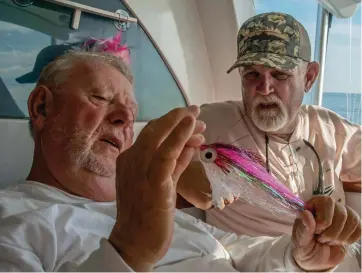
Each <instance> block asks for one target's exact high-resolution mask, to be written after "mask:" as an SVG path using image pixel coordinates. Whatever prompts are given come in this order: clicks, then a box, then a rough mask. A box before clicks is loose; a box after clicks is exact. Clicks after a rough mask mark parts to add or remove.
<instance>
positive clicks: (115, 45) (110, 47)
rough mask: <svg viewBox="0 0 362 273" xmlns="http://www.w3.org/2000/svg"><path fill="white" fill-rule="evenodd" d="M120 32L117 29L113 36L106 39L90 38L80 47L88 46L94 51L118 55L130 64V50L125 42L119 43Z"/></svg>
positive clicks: (120, 39)
mask: <svg viewBox="0 0 362 273" xmlns="http://www.w3.org/2000/svg"><path fill="white" fill-rule="evenodd" d="M121 41H122V32H121V31H119V32H118V33H117V34H116V35H115V36H113V37H110V38H107V39H94V38H92V39H90V40H88V41H86V42H85V43H84V44H83V45H82V47H83V48H88V49H89V50H90V51H94V52H108V53H110V54H113V55H116V56H118V57H120V58H121V59H122V60H123V61H124V62H125V63H126V64H130V62H131V57H130V50H129V48H128V46H127V45H126V44H123V45H122V44H121Z"/></svg>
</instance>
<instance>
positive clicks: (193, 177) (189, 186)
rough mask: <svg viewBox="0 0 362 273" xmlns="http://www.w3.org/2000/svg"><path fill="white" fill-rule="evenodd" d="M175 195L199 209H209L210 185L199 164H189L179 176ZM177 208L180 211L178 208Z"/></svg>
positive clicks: (210, 204)
mask: <svg viewBox="0 0 362 273" xmlns="http://www.w3.org/2000/svg"><path fill="white" fill-rule="evenodd" d="M177 193H178V194H180V195H181V196H182V197H183V198H184V199H185V200H186V201H188V202H189V203H191V204H193V205H194V206H195V207H197V208H199V209H202V210H207V209H210V208H211V206H212V200H211V189H210V183H209V181H208V179H207V177H206V175H205V173H204V168H203V166H202V164H201V163H200V162H197V161H193V162H191V163H190V164H189V166H188V167H187V168H186V170H185V171H184V172H183V174H182V175H181V176H180V179H179V181H178V184H177ZM178 208H179V209H180V207H178Z"/></svg>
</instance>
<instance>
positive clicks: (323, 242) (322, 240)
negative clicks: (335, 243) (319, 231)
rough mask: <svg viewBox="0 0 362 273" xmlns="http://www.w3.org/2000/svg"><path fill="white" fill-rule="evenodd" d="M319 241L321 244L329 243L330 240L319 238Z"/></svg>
mask: <svg viewBox="0 0 362 273" xmlns="http://www.w3.org/2000/svg"><path fill="white" fill-rule="evenodd" d="M317 241H318V242H319V243H321V244H325V243H329V242H328V240H325V239H323V238H318V239H317Z"/></svg>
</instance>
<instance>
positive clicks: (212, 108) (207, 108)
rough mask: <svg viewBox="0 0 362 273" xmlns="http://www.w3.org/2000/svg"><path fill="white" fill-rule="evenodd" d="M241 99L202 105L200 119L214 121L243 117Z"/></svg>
mask: <svg viewBox="0 0 362 273" xmlns="http://www.w3.org/2000/svg"><path fill="white" fill-rule="evenodd" d="M241 103H242V102H241V101H224V102H215V103H208V104H203V105H201V107H200V109H201V112H200V115H199V119H200V120H203V121H205V122H206V123H208V122H213V123H217V124H218V123H220V122H221V123H225V121H230V122H232V121H233V120H234V119H239V118H240V117H241V112H240V109H241Z"/></svg>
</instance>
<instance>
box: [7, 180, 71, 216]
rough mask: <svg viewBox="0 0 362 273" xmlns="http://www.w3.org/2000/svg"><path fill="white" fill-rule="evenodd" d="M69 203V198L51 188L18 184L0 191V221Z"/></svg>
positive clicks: (37, 183) (39, 184)
mask: <svg viewBox="0 0 362 273" xmlns="http://www.w3.org/2000/svg"><path fill="white" fill-rule="evenodd" d="M71 201H72V199H71V198H70V197H68V196H67V195H66V194H64V193H63V192H62V191H60V190H57V189H55V188H53V187H51V186H48V185H45V184H42V183H39V182H29V181H27V182H23V183H19V184H17V185H15V186H11V187H8V188H5V189H2V190H0V219H3V218H6V217H9V216H14V215H19V214H24V213H28V212H29V213H30V212H33V211H35V210H37V209H40V208H47V207H51V206H52V205H54V204H61V203H62V204H63V203H64V204H69V203H72V202H71Z"/></svg>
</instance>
